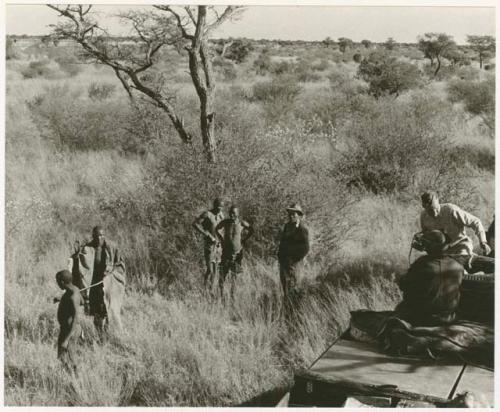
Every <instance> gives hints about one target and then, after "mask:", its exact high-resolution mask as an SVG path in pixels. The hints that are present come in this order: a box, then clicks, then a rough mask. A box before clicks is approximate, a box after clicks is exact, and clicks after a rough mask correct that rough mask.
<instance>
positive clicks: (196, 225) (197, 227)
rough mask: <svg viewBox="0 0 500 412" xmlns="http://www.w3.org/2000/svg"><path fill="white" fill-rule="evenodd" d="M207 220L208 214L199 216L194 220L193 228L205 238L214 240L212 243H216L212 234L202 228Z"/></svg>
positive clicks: (204, 213)
mask: <svg viewBox="0 0 500 412" xmlns="http://www.w3.org/2000/svg"><path fill="white" fill-rule="evenodd" d="M206 218H207V212H203V213H202V214H201V215H200V216H198V217H197V218H196V219H195V220H194V222H193V225H192V226H193V228H194V229H195V230H196V231H197V232H198V233H201V234H202V235H203V236H204V237H205V238H209V239H211V240H212V242H215V240H216V239H215V238H214V237H213V236H212V234H211V233H210V232H208V231H207V230H205V229H204V228H203V226H202V223H203V221H204V220H205V219H206Z"/></svg>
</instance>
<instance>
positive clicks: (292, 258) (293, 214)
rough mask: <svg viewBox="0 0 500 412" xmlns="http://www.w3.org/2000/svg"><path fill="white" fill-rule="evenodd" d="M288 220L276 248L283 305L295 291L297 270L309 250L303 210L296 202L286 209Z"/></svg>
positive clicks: (291, 297)
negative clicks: (283, 299)
mask: <svg viewBox="0 0 500 412" xmlns="http://www.w3.org/2000/svg"><path fill="white" fill-rule="evenodd" d="M286 211H287V213H288V222H287V223H286V224H285V226H284V227H283V231H282V233H281V240H280V244H279V250H278V261H279V266H280V280H281V286H282V287H283V294H284V298H285V305H287V304H289V303H290V299H293V297H294V296H295V294H296V292H297V270H298V268H299V266H300V262H301V261H302V260H303V259H304V258H305V256H306V255H307V253H308V252H309V230H308V229H307V227H306V226H305V225H304V223H303V222H302V218H303V216H304V212H303V211H302V208H301V207H300V205H298V204H294V205H292V206H290V207H288V208H287V209H286Z"/></svg>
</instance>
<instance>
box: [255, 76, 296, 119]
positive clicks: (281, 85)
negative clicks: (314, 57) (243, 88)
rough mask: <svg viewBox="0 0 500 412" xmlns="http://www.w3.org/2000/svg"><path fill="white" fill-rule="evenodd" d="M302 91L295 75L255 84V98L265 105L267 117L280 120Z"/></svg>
mask: <svg viewBox="0 0 500 412" xmlns="http://www.w3.org/2000/svg"><path fill="white" fill-rule="evenodd" d="M301 91H302V88H301V86H300V85H299V84H298V82H297V78H296V77H295V76H279V77H275V78H273V79H272V80H269V81H263V82H258V83H255V84H254V85H253V98H254V99H255V100H256V101H258V102H261V103H262V104H263V105H264V110H265V114H266V117H267V118H268V119H269V120H270V121H271V120H279V119H280V118H281V117H282V116H283V115H285V114H287V113H288V112H289V111H290V110H291V109H292V108H293V106H294V104H295V102H296V100H297V98H298V96H299V95H300V93H301Z"/></svg>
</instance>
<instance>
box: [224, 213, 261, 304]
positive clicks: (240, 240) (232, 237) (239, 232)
mask: <svg viewBox="0 0 500 412" xmlns="http://www.w3.org/2000/svg"><path fill="white" fill-rule="evenodd" d="M220 230H223V231H224V235H221V234H220V232H219V231H220ZM243 231H245V232H246V234H245V236H243ZM215 233H216V234H217V236H218V237H219V240H220V243H221V244H222V265H221V266H222V271H221V274H220V277H219V289H220V295H221V299H222V301H223V302H224V282H225V281H226V277H227V275H228V273H230V282H231V290H230V294H231V300H232V299H233V298H234V288H235V281H236V274H237V273H240V272H241V262H242V259H243V246H244V245H245V243H246V241H247V240H248V238H250V236H252V234H253V228H252V226H250V224H249V223H248V222H246V221H244V220H242V219H240V212H239V210H238V208H237V207H236V206H234V205H233V206H231V208H230V209H229V219H224V220H223V221H221V222H220V223H219V224H218V225H217V227H216V228H215Z"/></svg>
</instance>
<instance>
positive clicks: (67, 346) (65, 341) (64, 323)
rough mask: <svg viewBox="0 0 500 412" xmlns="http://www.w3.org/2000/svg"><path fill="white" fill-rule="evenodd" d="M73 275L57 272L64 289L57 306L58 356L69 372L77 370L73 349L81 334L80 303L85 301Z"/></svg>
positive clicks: (67, 272)
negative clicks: (74, 283) (58, 328)
mask: <svg viewBox="0 0 500 412" xmlns="http://www.w3.org/2000/svg"><path fill="white" fill-rule="evenodd" d="M72 279H73V276H72V275H71V272H70V271H68V270H61V271H60V272H57V273H56V282H57V286H59V288H61V290H64V295H63V296H62V297H61V299H60V301H59V307H58V308H57V321H58V322H59V326H60V330H59V337H58V339H57V357H58V359H60V360H61V362H62V364H63V366H64V368H65V369H66V370H67V371H68V372H76V364H75V362H74V359H73V351H74V346H75V344H76V341H77V340H78V338H79V337H80V336H81V333H82V328H81V326H80V317H81V314H80V305H81V304H82V303H83V301H82V300H83V298H82V295H81V294H80V289H78V288H77V287H76V286H75V285H73V281H72Z"/></svg>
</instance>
